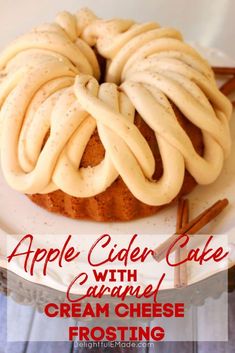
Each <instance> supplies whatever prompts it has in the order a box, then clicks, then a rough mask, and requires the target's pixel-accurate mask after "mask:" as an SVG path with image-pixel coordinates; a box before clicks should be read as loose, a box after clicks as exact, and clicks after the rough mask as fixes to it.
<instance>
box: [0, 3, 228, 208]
mask: <svg viewBox="0 0 235 353" xmlns="http://www.w3.org/2000/svg"><path fill="white" fill-rule="evenodd" d="M94 48H95V49H94ZM96 51H97V52H98V53H99V54H100V55H101V56H103V57H104V58H105V59H106V61H107V69H106V78H105V83H102V84H99V77H100V69H99V64H98V61H97V58H96V54H95V52H96ZM170 102H173V103H174V104H175V105H176V106H177V107H178V108H179V110H180V111H181V112H182V113H183V114H184V116H185V117H186V118H187V119H188V120H189V121H191V122H192V123H193V124H195V125H196V126H197V127H198V128H200V129H201V131H202V135H203V140H204V155H203V157H201V156H200V155H198V154H197V152H196V151H195V149H194V147H193V145H192V142H191V140H190V138H189V137H188V135H187V134H186V132H185V131H184V130H183V128H182V127H181V126H180V125H179V124H178V122H177V119H176V117H175V114H174V111H173V109H172V106H171V104H170ZM0 107H1V111H0V124H1V125H0V136H1V166H2V170H3V174H4V176H5V178H6V180H7V182H8V184H9V185H10V186H11V187H12V188H14V189H16V190H18V191H20V192H22V193H28V194H34V193H49V192H52V191H54V190H57V189H60V190H62V191H64V192H65V193H67V194H70V195H72V196H75V197H90V196H94V195H97V194H99V193H101V192H103V191H104V190H106V189H107V188H108V187H109V186H110V185H111V184H112V183H113V182H114V181H115V179H116V178H117V177H118V176H119V175H120V176H121V177H122V179H123V180H124V182H125V184H126V185H127V186H128V188H129V190H130V191H131V192H132V193H133V195H134V196H135V197H136V198H137V199H139V200H141V201H142V202H144V203H146V204H149V205H162V204H165V203H168V202H170V201H171V200H172V199H173V198H174V197H175V196H176V195H177V194H178V193H179V191H180V189H181V186H182V183H183V179H184V174H185V169H187V170H188V171H189V172H190V173H191V175H192V176H193V177H194V178H195V180H196V181H197V183H198V184H204V185H205V184H210V183H212V182H213V181H214V180H215V179H216V178H217V177H218V175H219V174H220V172H221V169H222V166H223V162H224V159H225V158H226V156H227V155H228V153H229V151H230V144H231V139H230V132H229V118H230V116H231V112H232V106H231V104H230V102H229V100H228V99H227V98H226V97H225V96H223V95H222V93H221V92H220V91H219V90H218V88H217V86H216V82H215V79H214V76H213V72H212V70H211V68H210V66H209V65H208V63H207V62H206V61H205V60H204V59H202V58H201V57H200V55H199V54H198V53H197V52H196V51H195V50H194V49H192V48H191V47H190V46H189V45H187V44H185V43H184V42H183V39H182V36H181V34H180V33H179V32H178V31H176V30H174V29H172V28H161V27H159V25H157V24H156V23H152V22H151V23H145V24H137V23H135V22H133V21H129V20H119V19H114V20H110V21H104V20H101V19H99V18H97V17H96V16H95V15H94V14H93V13H92V12H91V11H89V10H87V9H84V10H81V11H79V12H78V13H77V14H76V15H72V14H70V13H68V12H62V13H60V14H59V15H58V16H57V18H56V21H55V23H52V24H46V25H42V26H40V27H37V28H35V29H33V30H32V31H31V32H30V33H28V34H26V35H23V36H22V37H20V38H18V39H17V40H15V41H14V42H13V43H12V44H11V45H9V46H8V47H7V48H6V49H5V50H4V51H3V52H2V53H1V55H0ZM136 111H137V112H138V113H139V114H140V115H141V117H142V118H143V119H144V121H145V122H146V123H147V124H148V125H149V126H150V127H151V129H152V130H153V131H154V132H155V135H156V139H157V142H158V145H159V149H160V153H161V158H162V162H163V175H162V177H161V178H160V180H158V181H155V180H153V179H152V176H153V173H154V170H155V168H157V166H155V161H154V157H153V154H152V152H151V149H150V147H149V145H148V143H147V141H146V140H145V139H144V137H143V136H142V135H141V133H140V131H139V130H138V128H137V127H136V126H135V125H134V117H135V113H136ZM96 128H97V129H98V133H99V136H100V139H101V141H102V144H103V145H104V148H105V157H104V159H103V161H102V162H101V163H100V164H99V165H97V166H95V167H88V168H81V167H80V162H81V159H82V156H83V153H84V150H85V148H86V145H87V143H88V141H89V139H90V138H91V136H92V134H93V133H94V131H95V129H96ZM94 153H95V151H94Z"/></svg>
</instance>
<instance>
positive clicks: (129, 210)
mask: <svg viewBox="0 0 235 353" xmlns="http://www.w3.org/2000/svg"><path fill="white" fill-rule="evenodd" d="M173 108H174V111H175V113H176V116H177V119H178V122H179V123H180V124H181V126H182V127H183V129H184V130H185V131H186V132H187V134H188V136H189V137H190V139H191V141H192V143H193V145H194V148H195V150H196V151H197V153H199V154H200V155H202V154H203V140H202V133H201V130H200V129H198V128H197V127H196V126H195V125H193V124H192V123H190V122H189V121H188V120H187V119H186V118H185V117H184V116H183V115H182V114H181V113H180V111H179V110H178V109H177V108H176V107H175V106H173ZM135 124H136V126H137V127H138V128H139V130H140V131H141V133H142V135H143V136H144V137H145V139H146V140H147V142H148V144H149V146H150V148H151V150H152V152H153V155H154V158H155V162H156V170H155V174H154V180H158V179H159V178H160V177H161V175H162V172H163V168H162V161H161V156H160V152H159V149H158V145H157V141H156V137H155V135H154V133H153V131H152V130H151V129H150V127H149V126H148V125H147V124H146V123H145V122H144V121H143V119H142V118H141V117H140V116H139V115H138V114H136V117H135ZM94 151H95V152H94ZM104 153H105V151H104V148H103V146H102V144H101V142H100V139H99V136H98V133H97V131H96V132H95V133H94V134H93V136H92V138H91V139H90V141H89V143H88V145H87V147H86V150H85V153H84V155H83V159H82V164H81V166H82V167H88V166H95V165H97V164H99V163H100V161H101V160H102V159H103V158H104ZM195 186H196V182H195V180H194V178H193V177H192V176H191V175H190V174H189V173H188V172H187V171H186V173H185V178H184V183H183V186H182V189H181V191H180V193H179V194H178V195H177V197H176V199H177V198H178V197H180V196H181V195H184V194H187V193H189V192H190V191H192V189H193V188H194V187H195ZM29 197H30V199H31V200H32V201H33V202H34V203H36V204H37V205H39V206H41V207H43V208H45V209H47V210H48V211H51V212H56V213H59V214H62V215H65V216H68V217H71V218H76V219H90V220H95V221H103V222H109V221H129V220H132V219H136V218H142V217H146V216H150V215H153V214H155V213H156V212H157V211H159V210H160V209H162V208H163V207H164V206H149V205H146V204H144V203H143V202H141V201H139V200H138V199H136V198H135V197H134V196H133V195H132V193H131V192H130V191H129V189H128V188H127V186H126V185H125V184H124V182H123V180H122V179H121V177H118V178H117V179H116V181H115V182H114V183H113V184H112V185H111V186H110V187H109V188H107V189H106V190H105V191H104V192H102V193H100V194H99V195H96V196H93V197H88V198H78V197H73V196H70V195H68V194H66V193H64V192H63V191H60V190H57V191H54V192H52V193H49V194H42V195H41V194H34V195H29Z"/></svg>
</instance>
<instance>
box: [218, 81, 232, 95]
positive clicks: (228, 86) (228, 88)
mask: <svg viewBox="0 0 235 353" xmlns="http://www.w3.org/2000/svg"><path fill="white" fill-rule="evenodd" d="M234 90H235V77H232V78H231V79H230V80H228V81H227V82H225V83H224V84H223V85H222V87H220V91H221V92H222V93H223V94H225V95H226V96H228V95H229V94H230V93H232V91H234Z"/></svg>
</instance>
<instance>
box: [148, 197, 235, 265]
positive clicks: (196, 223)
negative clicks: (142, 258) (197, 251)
mask: <svg viewBox="0 0 235 353" xmlns="http://www.w3.org/2000/svg"><path fill="white" fill-rule="evenodd" d="M228 203H229V202H228V200H227V199H224V200H219V201H217V202H215V203H214V204H213V205H212V206H211V207H209V208H208V209H206V210H205V211H204V212H202V213H201V214H199V215H198V216H197V217H196V218H194V219H193V220H192V221H190V222H188V223H187V224H186V225H184V226H183V227H182V228H181V229H180V232H179V233H180V234H185V233H187V234H189V235H193V234H195V233H197V232H198V231H199V230H200V229H202V228H203V227H204V226H205V225H206V224H208V223H209V222H210V221H212V220H213V219H214V218H215V217H216V216H218V215H219V214H220V213H221V212H222V211H223V210H224V208H225V207H226V206H227V205H228ZM177 238H178V234H173V235H172V236H171V237H170V238H168V239H167V240H166V241H165V242H164V243H162V244H161V245H160V246H159V247H157V248H156V249H155V250H154V258H155V260H156V261H158V262H160V261H162V260H163V259H164V258H165V256H166V254H167V252H168V250H169V247H170V245H171V244H172V243H173V242H174V241H176V239H177ZM172 251H173V249H172Z"/></svg>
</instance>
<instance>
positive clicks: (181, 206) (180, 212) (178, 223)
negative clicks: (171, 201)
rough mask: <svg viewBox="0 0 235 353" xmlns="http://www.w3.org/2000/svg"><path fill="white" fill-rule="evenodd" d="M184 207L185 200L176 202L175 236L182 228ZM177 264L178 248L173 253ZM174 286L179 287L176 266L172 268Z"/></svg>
mask: <svg viewBox="0 0 235 353" xmlns="http://www.w3.org/2000/svg"><path fill="white" fill-rule="evenodd" d="M184 205H185V200H183V199H180V200H179V201H178V207H177V221H176V233H177V234H179V232H180V229H181V228H182V220H183V213H184ZM178 262H180V248H177V249H176V251H175V263H178ZM174 286H175V288H179V287H180V286H181V279H180V266H176V267H175V268H174Z"/></svg>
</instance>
